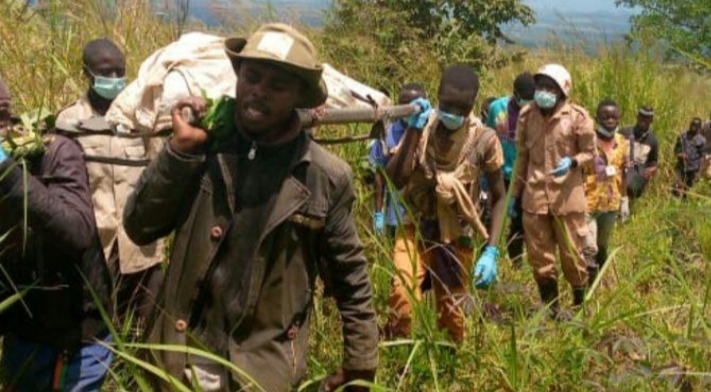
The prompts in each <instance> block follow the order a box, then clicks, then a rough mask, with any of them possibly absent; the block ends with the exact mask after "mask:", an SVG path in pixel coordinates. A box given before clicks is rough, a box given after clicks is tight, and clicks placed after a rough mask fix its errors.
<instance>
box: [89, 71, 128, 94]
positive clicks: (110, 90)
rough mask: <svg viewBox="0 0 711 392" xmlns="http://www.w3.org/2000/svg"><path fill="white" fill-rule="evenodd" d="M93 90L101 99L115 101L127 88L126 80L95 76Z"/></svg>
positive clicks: (123, 78)
mask: <svg viewBox="0 0 711 392" xmlns="http://www.w3.org/2000/svg"><path fill="white" fill-rule="evenodd" d="M91 88H92V89H93V90H94V91H95V92H96V93H97V94H99V96H100V97H102V98H105V99H108V100H113V99H114V98H116V97H117V96H118V95H119V93H121V91H123V89H124V88H126V78H125V77H121V78H107V77H105V76H96V75H94V85H93V86H91Z"/></svg>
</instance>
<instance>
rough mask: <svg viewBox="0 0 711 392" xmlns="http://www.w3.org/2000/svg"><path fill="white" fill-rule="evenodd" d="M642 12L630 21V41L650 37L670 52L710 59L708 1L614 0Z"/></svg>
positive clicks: (710, 13) (710, 28)
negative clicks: (660, 42)
mask: <svg viewBox="0 0 711 392" xmlns="http://www.w3.org/2000/svg"><path fill="white" fill-rule="evenodd" d="M617 5H618V6H620V5H622V6H626V7H636V8H639V9H640V10H641V12H640V13H639V14H638V15H635V16H633V17H632V35H633V37H637V38H640V37H645V36H650V35H651V36H652V37H654V38H657V39H660V40H662V42H664V43H665V44H667V45H669V46H670V47H671V48H672V49H673V50H679V51H682V52H684V53H686V54H688V55H691V56H693V57H705V58H709V57H711V2H710V1H709V0H617Z"/></svg>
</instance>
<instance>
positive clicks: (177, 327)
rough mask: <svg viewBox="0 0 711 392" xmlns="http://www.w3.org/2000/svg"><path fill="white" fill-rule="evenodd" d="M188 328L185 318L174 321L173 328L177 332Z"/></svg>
mask: <svg viewBox="0 0 711 392" xmlns="http://www.w3.org/2000/svg"><path fill="white" fill-rule="evenodd" d="M186 329H188V323H186V322H185V320H178V321H176V322H175V330H176V331H177V332H185V330H186Z"/></svg>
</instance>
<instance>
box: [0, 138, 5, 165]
mask: <svg viewBox="0 0 711 392" xmlns="http://www.w3.org/2000/svg"><path fill="white" fill-rule="evenodd" d="M2 142H3V139H0V163H3V162H5V160H6V159H7V153H6V152H5V149H4V148H2Z"/></svg>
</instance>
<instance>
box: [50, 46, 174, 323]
mask: <svg viewBox="0 0 711 392" xmlns="http://www.w3.org/2000/svg"><path fill="white" fill-rule="evenodd" d="M82 62H83V69H84V76H85V77H86V79H87V81H88V84H89V86H88V89H87V91H86V93H85V94H84V96H82V97H81V98H80V99H79V100H77V101H76V102H75V103H74V104H72V105H70V106H68V107H67V108H65V109H63V110H62V111H60V112H59V114H58V115H57V124H58V127H59V128H61V127H62V126H63V124H66V125H68V126H70V127H71V128H73V130H74V132H65V134H66V135H67V136H69V137H72V138H73V139H75V140H76V141H77V142H79V144H80V145H81V146H82V149H83V151H84V156H85V159H86V167H87V172H88V174H89V183H90V186H91V197H92V203H93V206H94V214H95V216H96V222H97V226H98V229H99V236H100V238H101V245H102V247H103V249H104V256H105V257H106V261H107V262H108V264H109V267H110V269H111V270H112V271H113V272H114V274H117V277H118V276H119V275H118V274H120V277H118V278H117V281H118V284H119V290H118V293H117V296H118V298H117V304H118V305H119V307H118V310H119V312H120V313H122V314H123V313H125V312H127V311H128V310H129V309H130V308H131V307H132V306H134V305H135V311H136V313H137V315H136V316H137V318H138V319H145V318H146V317H147V316H148V313H149V311H150V309H151V303H152V298H153V295H152V293H153V292H155V291H156V290H157V288H158V286H159V285H160V282H161V279H162V270H161V265H160V264H161V261H162V260H163V259H164V246H163V243H162V242H157V243H154V244H151V245H148V246H142V247H138V246H136V245H135V244H134V243H133V242H131V240H130V239H129V238H128V236H127V235H126V233H125V231H124V228H123V225H122V224H121V219H122V215H123V210H124V206H125V203H126V201H127V200H128V196H129V195H130V194H131V192H132V190H133V187H134V184H135V183H136V181H137V180H138V177H139V176H140V173H141V171H142V170H143V167H144V166H145V165H147V163H148V153H147V151H149V150H150V148H149V145H148V143H149V141H148V140H147V138H136V137H131V135H130V134H124V133H116V134H114V133H113V132H112V131H111V130H109V129H106V130H104V131H81V132H77V131H76V129H82V123H83V122H85V121H88V120H91V119H92V118H95V117H103V116H104V115H105V114H106V112H107V111H108V110H109V107H110V106H111V104H112V103H113V101H114V100H115V98H116V97H117V96H118V95H119V94H120V93H121V92H122V91H123V90H124V88H125V87H126V60H125V58H124V55H123V52H122V51H121V49H119V47H118V46H117V45H116V44H115V43H114V42H112V41H110V40H108V39H103V38H102V39H96V40H93V41H91V42H89V43H88V44H87V45H86V46H85V47H84V50H83V52H82ZM67 131H68V130H67ZM60 132H61V130H60Z"/></svg>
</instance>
